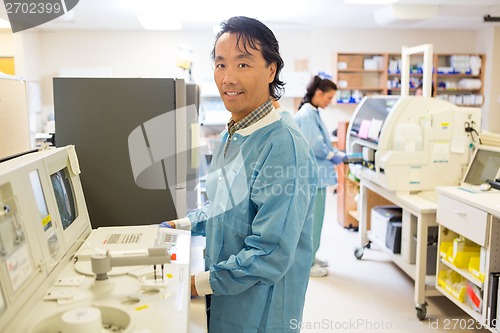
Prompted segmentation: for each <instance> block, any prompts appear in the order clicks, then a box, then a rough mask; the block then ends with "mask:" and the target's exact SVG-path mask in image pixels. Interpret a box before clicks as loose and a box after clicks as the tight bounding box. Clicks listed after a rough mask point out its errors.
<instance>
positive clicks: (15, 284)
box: [5, 244, 33, 291]
mask: <svg viewBox="0 0 500 333" xmlns="http://www.w3.org/2000/svg"><path fill="white" fill-rule="evenodd" d="M5 264H6V266H7V270H8V272H9V278H10V283H11V285H12V289H13V290H14V291H17V290H18V289H19V287H21V286H22V285H23V283H24V282H25V281H26V280H28V279H29V278H30V277H31V273H33V267H32V266H31V262H30V258H29V253H28V246H27V245H26V244H24V245H21V246H20V247H19V249H17V250H16V251H15V252H14V253H12V255H11V256H10V257H9V258H8V259H6V260H5Z"/></svg>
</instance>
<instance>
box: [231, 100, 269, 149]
mask: <svg viewBox="0 0 500 333" xmlns="http://www.w3.org/2000/svg"><path fill="white" fill-rule="evenodd" d="M272 110H273V104H272V103H271V100H270V99H268V100H267V101H266V102H265V103H264V104H262V105H261V106H259V107H258V108H257V109H255V110H253V111H252V112H250V113H249V114H248V115H247V116H246V117H245V118H243V119H241V120H240V121H237V122H235V121H234V120H233V119H231V120H230V121H229V123H227V132H228V133H229V136H228V138H227V141H226V146H225V147H224V156H226V153H227V150H228V148H229V143H230V142H231V138H232V137H233V134H234V133H236V131H237V130H240V129H243V128H247V127H248V126H250V125H252V124H255V123H256V122H258V121H259V120H261V119H262V118H264V117H265V116H267V115H268V114H269V112H271V111H272Z"/></svg>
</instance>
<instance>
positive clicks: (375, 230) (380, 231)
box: [371, 206, 402, 244]
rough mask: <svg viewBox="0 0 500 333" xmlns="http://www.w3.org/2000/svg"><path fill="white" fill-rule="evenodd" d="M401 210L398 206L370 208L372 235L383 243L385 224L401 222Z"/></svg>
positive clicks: (385, 230)
mask: <svg viewBox="0 0 500 333" xmlns="http://www.w3.org/2000/svg"><path fill="white" fill-rule="evenodd" d="M401 216H402V210H401V208H400V207H398V206H376V207H373V208H372V214H371V232H372V235H373V236H374V237H375V238H376V239H377V240H379V241H380V242H382V243H383V244H385V240H386V235H387V224H388V223H389V221H390V222H401V220H402V217H401Z"/></svg>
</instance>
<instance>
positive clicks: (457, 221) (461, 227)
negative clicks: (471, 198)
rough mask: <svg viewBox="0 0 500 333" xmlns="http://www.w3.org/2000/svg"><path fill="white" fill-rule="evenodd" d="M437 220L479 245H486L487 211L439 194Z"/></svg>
mask: <svg viewBox="0 0 500 333" xmlns="http://www.w3.org/2000/svg"><path fill="white" fill-rule="evenodd" d="M438 207H439V209H438V211H437V221H438V223H439V224H441V225H443V226H444V227H446V228H448V229H451V230H453V231H455V232H456V233H458V234H461V235H467V238H468V239H470V240H471V241H473V242H474V243H476V244H479V245H481V246H487V240H488V232H487V231H488V213H486V212H485V211H482V210H480V209H477V208H474V207H471V206H469V205H467V204H465V203H463V202H460V201H457V200H454V199H452V198H449V197H447V196H443V195H440V196H439V200H438Z"/></svg>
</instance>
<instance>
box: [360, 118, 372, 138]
mask: <svg viewBox="0 0 500 333" xmlns="http://www.w3.org/2000/svg"><path fill="white" fill-rule="evenodd" d="M371 124H372V122H371V120H367V119H363V120H362V121H361V126H360V127H359V132H358V136H359V137H360V138H362V139H367V138H368V133H369V132H370V126H371Z"/></svg>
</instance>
